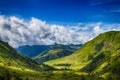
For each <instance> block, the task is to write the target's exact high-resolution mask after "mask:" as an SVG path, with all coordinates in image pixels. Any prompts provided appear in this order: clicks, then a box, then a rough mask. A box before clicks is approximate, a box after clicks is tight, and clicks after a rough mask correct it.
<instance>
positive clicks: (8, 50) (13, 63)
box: [0, 41, 48, 71]
mask: <svg viewBox="0 0 120 80" xmlns="http://www.w3.org/2000/svg"><path fill="white" fill-rule="evenodd" d="M0 66H4V67H8V68H11V69H18V70H26V71H27V70H37V71H38V70H39V71H41V70H43V69H45V68H48V67H47V66H45V65H43V64H38V63H37V62H35V61H33V60H31V59H29V58H28V57H26V56H24V55H21V54H19V53H17V52H16V51H15V50H14V49H13V48H12V47H11V46H9V45H8V44H7V43H5V42H3V41H0Z"/></svg>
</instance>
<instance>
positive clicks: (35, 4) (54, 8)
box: [0, 0, 120, 24]
mask: <svg viewBox="0 0 120 80" xmlns="http://www.w3.org/2000/svg"><path fill="white" fill-rule="evenodd" d="M0 11H1V14H4V15H16V16H19V17H24V18H31V17H36V18H38V19H41V20H45V21H47V22H48V23H57V24H75V23H78V22H99V21H101V22H106V23H119V22H120V0H0Z"/></svg>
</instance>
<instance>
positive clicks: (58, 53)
mask: <svg viewBox="0 0 120 80" xmlns="http://www.w3.org/2000/svg"><path fill="white" fill-rule="evenodd" d="M81 46H82V45H81V44H80V45H72V44H71V45H61V44H55V45H53V46H51V47H50V48H49V49H47V50H45V51H43V52H42V53H40V54H39V55H37V56H36V57H34V58H33V59H34V60H35V61H37V62H40V63H42V62H45V61H49V60H53V59H57V58H60V57H64V56H68V55H70V54H71V53H73V52H74V51H76V50H77V49H79V48H80V47H81Z"/></svg>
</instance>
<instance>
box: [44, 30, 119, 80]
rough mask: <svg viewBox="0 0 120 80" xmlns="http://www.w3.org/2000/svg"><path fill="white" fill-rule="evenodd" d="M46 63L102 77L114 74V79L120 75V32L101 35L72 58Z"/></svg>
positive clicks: (72, 55)
mask: <svg viewBox="0 0 120 80" xmlns="http://www.w3.org/2000/svg"><path fill="white" fill-rule="evenodd" d="M45 63H46V64H48V65H51V66H54V67H56V68H70V69H75V70H80V71H86V72H92V73H95V74H97V73H98V74H102V75H101V76H102V77H106V76H108V75H109V76H110V75H112V74H114V76H111V78H114V77H116V76H117V75H119V74H120V73H119V72H120V66H119V65H120V31H109V32H106V33H103V34H100V35H99V36H97V37H96V38H94V39H93V40H91V41H89V42H87V43H86V44H84V45H83V47H82V48H81V49H79V50H77V51H76V52H75V53H73V54H71V55H70V56H66V57H63V58H60V59H56V60H51V61H48V62H45ZM65 64H67V65H65ZM68 64H69V65H68ZM117 77H118V76H117Z"/></svg>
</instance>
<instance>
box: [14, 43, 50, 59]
mask: <svg viewBox="0 0 120 80" xmlns="http://www.w3.org/2000/svg"><path fill="white" fill-rule="evenodd" d="M50 46H51V45H32V46H29V45H24V46H20V47H18V48H16V50H17V51H18V52H20V53H22V54H24V55H26V56H28V57H30V58H33V57H35V56H37V55H38V54H39V53H41V52H43V51H45V50H47V49H48V48H50Z"/></svg>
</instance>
